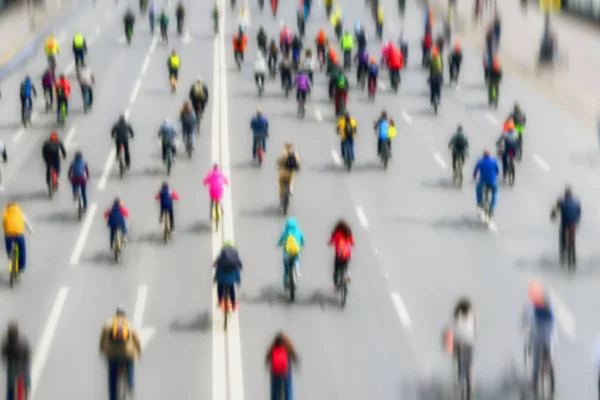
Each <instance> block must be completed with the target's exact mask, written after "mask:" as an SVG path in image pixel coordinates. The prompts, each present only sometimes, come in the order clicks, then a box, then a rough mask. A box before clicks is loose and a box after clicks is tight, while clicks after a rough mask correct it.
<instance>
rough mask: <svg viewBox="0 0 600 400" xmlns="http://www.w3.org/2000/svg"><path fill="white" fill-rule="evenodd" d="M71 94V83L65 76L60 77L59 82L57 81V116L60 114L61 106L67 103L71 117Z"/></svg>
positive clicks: (66, 106)
mask: <svg viewBox="0 0 600 400" xmlns="http://www.w3.org/2000/svg"><path fill="white" fill-rule="evenodd" d="M70 94H71V83H70V82H69V80H68V79H67V78H65V75H64V74H61V75H60V78H59V79H58V81H56V100H57V102H56V103H57V106H58V107H57V109H56V113H57V115H58V114H59V113H60V107H61V104H62V103H63V102H64V103H65V108H66V110H67V115H69V95H70Z"/></svg>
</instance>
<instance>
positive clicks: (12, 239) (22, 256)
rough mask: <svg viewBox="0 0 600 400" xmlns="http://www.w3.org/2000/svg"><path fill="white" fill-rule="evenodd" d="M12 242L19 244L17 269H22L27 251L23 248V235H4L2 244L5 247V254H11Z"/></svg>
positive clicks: (23, 268)
mask: <svg viewBox="0 0 600 400" xmlns="http://www.w3.org/2000/svg"><path fill="white" fill-rule="evenodd" d="M13 243H16V244H17V246H19V271H24V270H25V266H26V262H27V251H26V248H25V237H24V236H23V235H15V236H5V237H4V246H5V248H6V255H7V256H8V257H10V256H11V254H10V253H11V251H12V246H13Z"/></svg>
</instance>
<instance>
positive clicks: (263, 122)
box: [250, 108, 269, 159]
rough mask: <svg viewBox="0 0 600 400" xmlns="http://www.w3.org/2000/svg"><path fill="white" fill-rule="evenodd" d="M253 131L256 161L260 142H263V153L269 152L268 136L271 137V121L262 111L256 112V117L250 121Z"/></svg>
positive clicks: (253, 147)
mask: <svg viewBox="0 0 600 400" xmlns="http://www.w3.org/2000/svg"><path fill="white" fill-rule="evenodd" d="M250 129H251V130H252V143H253V144H252V159H256V151H257V150H258V143H259V140H260V141H261V145H262V149H263V152H265V153H266V152H267V136H269V120H268V119H267V117H265V116H264V114H263V112H262V109H260V108H259V109H258V110H256V115H255V116H254V117H253V118H252V120H251V121H250Z"/></svg>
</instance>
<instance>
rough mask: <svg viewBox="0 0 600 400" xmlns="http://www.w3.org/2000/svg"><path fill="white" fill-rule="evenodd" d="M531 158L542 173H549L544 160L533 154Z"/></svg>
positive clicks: (548, 167)
mask: <svg viewBox="0 0 600 400" xmlns="http://www.w3.org/2000/svg"><path fill="white" fill-rule="evenodd" d="M532 158H533V161H534V162H535V163H536V164H537V165H538V167H540V168H541V169H542V170H543V171H545V172H548V171H550V165H548V163H547V162H546V160H544V159H543V158H542V157H540V156H538V155H537V154H534V155H533V156H532Z"/></svg>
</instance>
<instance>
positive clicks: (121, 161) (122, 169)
mask: <svg viewBox="0 0 600 400" xmlns="http://www.w3.org/2000/svg"><path fill="white" fill-rule="evenodd" d="M123 151H124V150H123V146H121V147H120V148H119V176H120V177H121V179H123V175H125V156H124V154H123Z"/></svg>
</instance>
